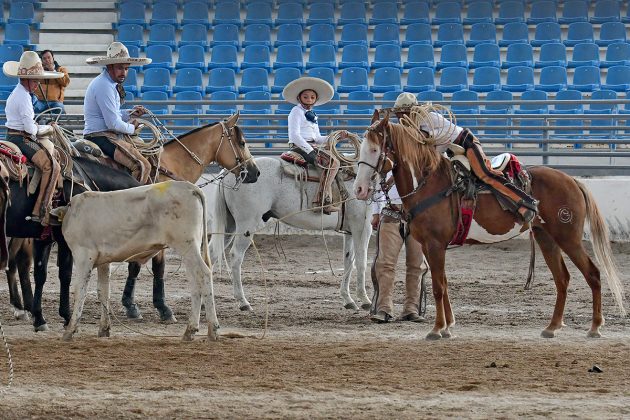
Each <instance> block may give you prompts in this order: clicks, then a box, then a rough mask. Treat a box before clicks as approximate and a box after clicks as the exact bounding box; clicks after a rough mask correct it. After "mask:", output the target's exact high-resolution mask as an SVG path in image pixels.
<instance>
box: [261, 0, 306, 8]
mask: <svg viewBox="0 0 630 420" xmlns="http://www.w3.org/2000/svg"><path fill="white" fill-rule="evenodd" d="M250 1H251V0H250ZM265 1H268V2H269V3H271V4H273V0H265ZM276 3H278V5H281V4H284V3H297V4H299V5H300V6H302V7H305V6H306V3H307V2H306V0H277V1H276Z"/></svg>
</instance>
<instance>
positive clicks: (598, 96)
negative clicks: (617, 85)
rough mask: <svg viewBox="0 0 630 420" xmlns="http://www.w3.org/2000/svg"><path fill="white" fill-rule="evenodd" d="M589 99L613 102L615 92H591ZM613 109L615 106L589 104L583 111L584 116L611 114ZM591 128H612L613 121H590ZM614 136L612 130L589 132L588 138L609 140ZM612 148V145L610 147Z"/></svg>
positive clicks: (609, 104)
mask: <svg viewBox="0 0 630 420" xmlns="http://www.w3.org/2000/svg"><path fill="white" fill-rule="evenodd" d="M591 99H594V100H615V99H617V92H615V91H613V90H605V89H604V90H598V91H595V92H593V94H592V95H591ZM614 108H615V104H611V103H591V104H590V107H589V109H585V110H584V113H585V114H612V113H613V111H614ZM590 125H591V126H593V127H613V126H614V125H615V120H613V119H612V118H610V119H608V118H606V119H598V118H593V119H591V124H590ZM613 136H614V130H597V129H595V130H590V137H595V138H602V139H606V138H611V137H613ZM611 146H612V147H611V148H614V145H611Z"/></svg>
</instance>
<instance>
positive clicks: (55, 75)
mask: <svg viewBox="0 0 630 420" xmlns="http://www.w3.org/2000/svg"><path fill="white" fill-rule="evenodd" d="M2 72H3V73H4V74H6V75H7V76H10V77H19V78H20V79H59V78H60V77H63V73H61V72H58V71H46V70H44V66H42V60H41V59H40V58H39V55H37V53H36V52H35V51H25V52H24V53H22V56H21V57H20V61H7V62H6V63H4V65H3V66H2Z"/></svg>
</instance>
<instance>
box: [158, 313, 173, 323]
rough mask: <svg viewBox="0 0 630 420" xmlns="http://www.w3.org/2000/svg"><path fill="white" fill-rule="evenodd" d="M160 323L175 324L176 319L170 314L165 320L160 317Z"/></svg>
mask: <svg viewBox="0 0 630 420" xmlns="http://www.w3.org/2000/svg"><path fill="white" fill-rule="evenodd" d="M160 322H161V323H162V324H177V318H175V315H173V314H171V316H169V317H167V318H163V317H160Z"/></svg>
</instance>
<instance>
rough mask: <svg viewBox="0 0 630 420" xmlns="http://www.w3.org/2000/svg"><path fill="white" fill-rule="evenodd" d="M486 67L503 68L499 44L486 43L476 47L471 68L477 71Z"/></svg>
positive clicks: (470, 64)
mask: <svg viewBox="0 0 630 420" xmlns="http://www.w3.org/2000/svg"><path fill="white" fill-rule="evenodd" d="M486 66H490V67H501V52H500V50H499V46H498V45H497V44H491V43H484V44H477V45H476V46H475V50H474V52H473V59H472V61H471V62H470V63H469V67H470V68H471V69H475V68H478V67H486Z"/></svg>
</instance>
